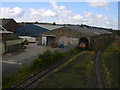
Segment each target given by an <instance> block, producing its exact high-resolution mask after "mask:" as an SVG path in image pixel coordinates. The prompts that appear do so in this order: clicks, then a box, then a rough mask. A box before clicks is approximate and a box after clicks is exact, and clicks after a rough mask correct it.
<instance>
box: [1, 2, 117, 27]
mask: <svg viewBox="0 0 120 90" xmlns="http://www.w3.org/2000/svg"><path fill="white" fill-rule="evenodd" d="M50 5H51V6H52V8H49V9H45V8H40V9H34V8H29V12H28V13H27V12H25V14H24V15H23V13H24V12H23V10H22V9H21V8H19V7H15V8H5V7H2V8H0V12H1V14H0V17H13V18H14V19H15V20H17V21H38V22H56V23H58V24H59V23H60V24H87V25H91V26H101V27H110V28H111V27H112V28H117V20H113V19H111V18H109V17H108V16H105V15H103V14H100V13H92V12H83V13H81V14H80V13H79V12H78V13H77V14H75V13H74V12H72V11H71V10H70V9H68V8H67V7H65V6H62V5H60V6H59V5H57V3H56V2H54V1H52V2H50ZM19 17H20V18H19Z"/></svg>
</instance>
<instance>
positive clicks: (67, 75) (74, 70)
mask: <svg viewBox="0 0 120 90" xmlns="http://www.w3.org/2000/svg"><path fill="white" fill-rule="evenodd" d="M92 68H93V53H89V52H85V53H83V54H78V55H76V56H74V57H73V58H71V59H70V60H69V61H68V62H66V63H65V64H64V65H63V66H61V67H58V69H56V70H54V71H53V73H51V74H50V75H48V77H45V79H44V80H43V81H41V82H39V83H38V85H37V88H89V86H90V83H89V82H88V80H89V78H90V75H91V70H92Z"/></svg>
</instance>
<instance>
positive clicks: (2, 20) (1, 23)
mask: <svg viewBox="0 0 120 90" xmlns="http://www.w3.org/2000/svg"><path fill="white" fill-rule="evenodd" d="M11 20H14V19H11V18H8V19H7V18H3V19H0V25H1V26H5V25H6V24H7V23H8V22H9V21H11Z"/></svg>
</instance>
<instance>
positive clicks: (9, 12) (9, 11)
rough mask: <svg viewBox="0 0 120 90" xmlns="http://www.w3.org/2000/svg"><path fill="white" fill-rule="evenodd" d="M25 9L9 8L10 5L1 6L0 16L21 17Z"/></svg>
mask: <svg viewBox="0 0 120 90" xmlns="http://www.w3.org/2000/svg"><path fill="white" fill-rule="evenodd" d="M23 13H24V12H23V10H22V9H21V8H19V7H14V8H8V7H1V8H0V17H4V18H5V17H7V18H16V17H21V16H22V15H23Z"/></svg>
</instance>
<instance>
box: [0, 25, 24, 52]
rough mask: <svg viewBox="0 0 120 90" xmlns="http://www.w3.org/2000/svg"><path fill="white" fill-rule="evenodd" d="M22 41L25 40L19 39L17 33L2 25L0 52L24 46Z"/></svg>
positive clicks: (0, 27) (0, 29) (0, 30)
mask: <svg viewBox="0 0 120 90" xmlns="http://www.w3.org/2000/svg"><path fill="white" fill-rule="evenodd" d="M22 42H23V40H22V39H19V38H18V36H17V35H16V34H15V33H13V32H11V31H7V30H6V29H4V28H3V27H2V26H0V53H6V52H12V51H15V50H17V49H20V48H22V45H21V43H22Z"/></svg>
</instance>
